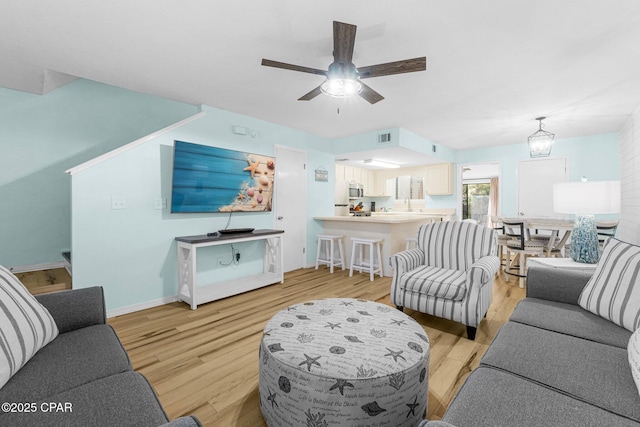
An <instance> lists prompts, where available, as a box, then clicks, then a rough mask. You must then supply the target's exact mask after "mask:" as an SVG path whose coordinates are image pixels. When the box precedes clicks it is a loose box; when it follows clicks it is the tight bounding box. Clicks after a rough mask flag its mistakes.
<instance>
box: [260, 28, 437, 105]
mask: <svg viewBox="0 0 640 427" xmlns="http://www.w3.org/2000/svg"><path fill="white" fill-rule="evenodd" d="M356 28H357V27H356V26H355V25H352V24H345V23H343V22H337V21H333V63H332V64H331V65H329V69H328V70H327V71H325V70H319V69H317V68H309V67H302V66H300V65H293V64H287V63H285V62H278V61H272V60H270V59H262V65H264V66H267V67H275V68H283V69H285V70H292V71H300V72H302V73H310V74H318V75H322V76H326V77H327V80H325V82H324V83H322V84H321V85H320V86H318V87H316V88H315V89H313V90H312V91H311V92H309V93H307V94H305V95H302V96H301V97H300V98H298V101H309V100H311V99H313V98H315V97H316V96H318V95H320V94H321V93H326V94H327V95H330V96H334V97H339V98H344V97H348V96H352V95H355V94H358V95H360V96H361V97H362V98H363V99H365V100H366V101H368V102H369V103H371V104H375V103H376V102H378V101H382V100H383V99H384V96H382V95H380V94H379V93H378V92H376V91H375V90H373V89H371V88H370V87H369V86H367V85H366V84H364V83H362V81H361V80H362V79H368V78H371V77H381V76H390V75H392V74H402V73H412V72H414V71H424V70H426V69H427V58H426V57H424V56H423V57H421V58H413V59H405V60H402V61H395V62H387V63H384V64H377V65H369V66H366V67H359V68H356V66H355V65H354V64H353V62H351V61H352V58H353V48H354V45H355V40H356Z"/></svg>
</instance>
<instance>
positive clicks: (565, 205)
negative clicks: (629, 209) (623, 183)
mask: <svg viewBox="0 0 640 427" xmlns="http://www.w3.org/2000/svg"><path fill="white" fill-rule="evenodd" d="M553 210H554V211H555V212H557V213H562V214H575V215H576V220H575V224H574V226H573V233H572V234H571V258H572V259H573V260H574V261H576V262H583V263H588V264H593V263H596V262H598V259H599V258H600V247H599V245H598V230H597V229H596V221H595V217H594V215H595V214H612V213H619V212H620V181H594V182H587V181H583V182H561V183H557V184H553Z"/></svg>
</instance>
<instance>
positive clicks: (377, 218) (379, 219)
mask: <svg viewBox="0 0 640 427" xmlns="http://www.w3.org/2000/svg"><path fill="white" fill-rule="evenodd" d="M313 219H316V220H321V221H347V222H361V223H363V222H368V223H373V224H399V223H406V222H416V221H421V222H423V221H425V220H426V221H427V222H430V221H442V215H433V214H400V213H393V214H374V215H372V216H317V217H314V218H313Z"/></svg>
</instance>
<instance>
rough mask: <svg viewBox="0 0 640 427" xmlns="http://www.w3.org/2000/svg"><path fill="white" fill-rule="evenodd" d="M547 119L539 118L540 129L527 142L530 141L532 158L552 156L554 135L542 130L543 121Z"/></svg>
mask: <svg viewBox="0 0 640 427" xmlns="http://www.w3.org/2000/svg"><path fill="white" fill-rule="evenodd" d="M544 119H546V117H537V118H536V120H538V121H539V122H540V127H539V129H538V130H537V131H536V132H534V133H533V134H531V135H530V136H529V138H527V140H528V141H529V156H531V157H549V155H550V154H551V146H552V145H553V138H554V136H555V135H554V134H552V133H551V132H547V131H546V130H542V126H544V125H543V124H542V121H543V120H544Z"/></svg>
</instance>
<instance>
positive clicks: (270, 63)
mask: <svg viewBox="0 0 640 427" xmlns="http://www.w3.org/2000/svg"><path fill="white" fill-rule="evenodd" d="M262 65H264V66H265V67H274V68H283V69H285V70H291V71H300V72H301V73H310V74H318V75H321V76H326V75H327V72H326V71H325V70H318V69H317V68H310V67H302V66H300V65H293V64H287V63H286V62H278V61H272V60H270V59H264V58H263V59H262Z"/></svg>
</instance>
